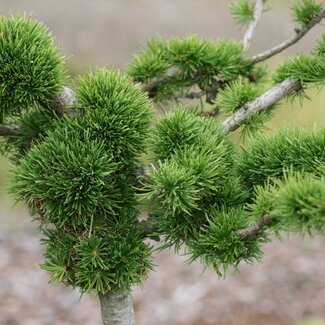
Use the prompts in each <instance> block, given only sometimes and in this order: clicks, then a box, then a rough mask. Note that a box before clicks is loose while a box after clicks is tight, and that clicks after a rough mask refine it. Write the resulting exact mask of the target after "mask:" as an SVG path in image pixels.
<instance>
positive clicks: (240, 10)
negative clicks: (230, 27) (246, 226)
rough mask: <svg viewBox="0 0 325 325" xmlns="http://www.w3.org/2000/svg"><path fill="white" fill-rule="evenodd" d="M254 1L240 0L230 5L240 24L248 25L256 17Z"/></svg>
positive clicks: (237, 22)
mask: <svg viewBox="0 0 325 325" xmlns="http://www.w3.org/2000/svg"><path fill="white" fill-rule="evenodd" d="M254 8H255V3H254V1H250V0H240V1H237V2H234V3H232V4H231V5H230V12H231V14H232V15H233V16H234V20H235V22H236V24H238V25H247V24H248V23H249V22H250V21H251V20H252V19H253V17H254Z"/></svg>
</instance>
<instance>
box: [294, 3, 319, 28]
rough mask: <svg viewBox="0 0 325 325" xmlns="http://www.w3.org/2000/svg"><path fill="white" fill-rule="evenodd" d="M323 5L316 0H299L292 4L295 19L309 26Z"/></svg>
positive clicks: (302, 24)
mask: <svg viewBox="0 0 325 325" xmlns="http://www.w3.org/2000/svg"><path fill="white" fill-rule="evenodd" d="M322 8H323V6H322V5H321V4H320V3H318V2H317V1H315V0H299V1H296V2H295V3H294V4H293V6H292V14H293V18H294V20H295V21H297V22H298V23H299V24H300V25H301V26H303V27H304V26H307V25H308V24H309V23H311V22H312V21H313V20H314V19H315V17H316V16H317V15H318V14H319V13H320V11H321V10H322Z"/></svg>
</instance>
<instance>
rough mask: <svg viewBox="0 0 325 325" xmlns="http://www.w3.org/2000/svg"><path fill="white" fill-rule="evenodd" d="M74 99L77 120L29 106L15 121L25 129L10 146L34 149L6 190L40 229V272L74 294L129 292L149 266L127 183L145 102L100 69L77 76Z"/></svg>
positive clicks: (143, 127) (146, 114)
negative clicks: (24, 206) (43, 250)
mask: <svg viewBox="0 0 325 325" xmlns="http://www.w3.org/2000/svg"><path fill="white" fill-rule="evenodd" d="M77 96H78V100H79V102H78V108H79V109H80V112H81V114H79V115H77V116H73V117H64V116H60V117H59V116H56V115H55V114H54V113H52V115H53V118H52V119H51V117H52V116H50V113H49V112H47V113H46V114H45V111H39V110H36V109H35V110H34V111H29V112H27V113H25V114H24V115H22V116H21V117H20V118H19V121H20V126H21V127H22V129H23V130H22V132H24V131H28V132H24V136H21V137H18V138H17V139H15V140H11V142H10V144H11V145H13V146H15V147H17V148H18V149H21V150H22V151H23V150H26V148H25V147H24V146H25V145H26V143H28V144H29V147H30V143H29V142H28V141H31V140H32V141H35V144H34V145H33V146H31V148H29V150H28V152H25V151H24V154H25V155H22V157H21V158H20V159H19V161H17V164H16V166H14V168H13V171H12V187H11V191H12V192H13V193H14V194H15V195H16V197H17V199H18V200H22V201H24V202H25V203H27V205H28V206H29V207H30V208H31V211H32V213H34V214H37V215H36V219H38V220H39V221H40V223H41V226H42V228H45V234H46V237H47V239H45V240H44V244H45V245H46V253H45V258H46V261H45V263H44V264H43V265H42V267H43V268H44V269H46V270H47V271H48V272H49V274H50V275H51V279H52V282H54V283H59V282H64V283H66V284H69V285H72V286H74V287H75V286H78V287H80V289H81V291H82V292H89V291H91V290H96V291H97V292H106V291H113V292H115V291H119V290H124V291H126V290H130V288H131V285H133V284H135V283H142V281H143V280H144V279H145V278H146V276H147V273H148V272H149V270H151V268H152V264H151V261H150V255H151V247H150V246H148V245H147V244H145V243H143V235H142V234H141V233H140V231H139V230H138V229H137V227H136V225H137V218H138V211H137V209H136V205H137V202H136V200H135V195H134V191H135V190H134V188H133V183H132V181H133V179H134V178H135V175H136V174H135V173H136V168H135V167H136V164H137V160H138V157H139V155H140V154H141V153H142V152H143V150H144V136H145V135H146V134H147V133H148V128H149V122H150V118H151V108H150V105H151V102H150V100H148V98H147V96H146V95H145V94H143V93H142V92H141V90H140V89H139V87H138V86H135V85H133V84H132V82H131V81H130V79H129V78H127V77H124V76H122V75H121V74H119V73H118V72H115V71H108V70H105V69H100V70H97V71H96V73H95V74H92V73H90V74H88V75H86V76H85V77H84V78H82V79H81V80H80V86H79V88H78V91H77ZM43 118H44V121H43ZM16 120H17V119H16ZM50 123H52V124H50ZM49 124H50V125H51V126H52V129H51V127H49V126H48V125H49ZM30 139H31V140H30ZM8 145H9V144H8ZM48 225H51V226H52V227H53V226H54V227H55V230H46V229H47V227H48Z"/></svg>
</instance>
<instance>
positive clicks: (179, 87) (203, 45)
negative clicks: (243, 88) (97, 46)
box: [128, 36, 252, 101]
mask: <svg viewBox="0 0 325 325" xmlns="http://www.w3.org/2000/svg"><path fill="white" fill-rule="evenodd" d="M171 67H173V68H174V69H176V71H178V72H179V73H177V74H176V75H173V76H170V77H168V78H165V82H163V83H161V85H158V86H157V87H156V89H155V90H154V93H151V96H153V97H154V100H155V101H161V100H166V99H170V98H172V97H174V96H176V97H177V96H181V94H182V92H183V91H185V90H186V89H187V88H188V87H189V86H192V85H195V84H197V85H198V86H199V87H200V88H201V89H203V90H207V89H208V88H209V87H211V86H212V85H214V84H215V83H218V84H220V86H221V85H222V84H223V83H225V82H227V81H229V80H233V79H236V78H237V77H238V76H240V75H244V76H247V75H248V74H249V72H250V70H251V68H252V65H251V62H250V60H249V59H246V58H244V56H243V47H242V44H240V43H238V42H234V41H226V40H220V41H219V42H212V41H210V40H203V39H200V38H198V37H197V36H190V37H186V38H184V39H178V38H172V39H171V40H169V41H164V40H162V39H159V40H158V41H151V42H149V43H148V45H147V47H146V48H145V49H144V50H143V51H142V52H141V53H140V54H139V55H138V56H136V57H135V59H134V60H133V61H132V62H131V63H130V65H129V67H128V73H129V75H130V76H131V77H132V78H133V79H134V80H136V81H139V82H149V81H151V80H152V79H153V78H155V77H157V78H159V77H162V76H163V75H164V74H165V73H166V72H167V71H168V69H169V68H171Z"/></svg>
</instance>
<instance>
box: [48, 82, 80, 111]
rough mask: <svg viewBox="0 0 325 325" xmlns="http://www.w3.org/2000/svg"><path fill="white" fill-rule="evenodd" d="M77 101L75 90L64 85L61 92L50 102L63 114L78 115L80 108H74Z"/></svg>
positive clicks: (54, 108) (53, 107) (52, 106)
mask: <svg viewBox="0 0 325 325" xmlns="http://www.w3.org/2000/svg"><path fill="white" fill-rule="evenodd" d="M77 103H78V100H77V98H76V95H75V92H74V91H73V90H72V89H70V88H68V87H63V90H62V91H61V93H60V94H59V95H58V96H57V97H55V98H54V99H53V101H52V102H51V103H50V107H51V108H52V109H53V110H55V111H57V112H60V113H63V114H68V115H76V114H80V110H77V109H75V108H73V107H74V106H75V105H76V104H77Z"/></svg>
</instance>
